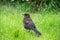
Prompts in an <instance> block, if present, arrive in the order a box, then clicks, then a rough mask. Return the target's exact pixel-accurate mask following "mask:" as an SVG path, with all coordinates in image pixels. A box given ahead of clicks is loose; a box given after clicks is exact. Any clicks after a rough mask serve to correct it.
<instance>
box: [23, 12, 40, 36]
mask: <svg viewBox="0 0 60 40" xmlns="http://www.w3.org/2000/svg"><path fill="white" fill-rule="evenodd" d="M23 24H24V28H25V29H27V30H33V31H34V32H35V34H37V36H40V35H41V33H40V32H39V31H38V30H37V28H36V26H35V24H34V22H33V21H32V19H31V17H30V15H29V14H28V13H25V14H24V18H23Z"/></svg>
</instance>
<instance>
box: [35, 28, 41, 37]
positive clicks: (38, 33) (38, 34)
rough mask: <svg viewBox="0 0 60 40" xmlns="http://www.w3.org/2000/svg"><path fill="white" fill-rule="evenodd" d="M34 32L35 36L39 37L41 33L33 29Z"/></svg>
mask: <svg viewBox="0 0 60 40" xmlns="http://www.w3.org/2000/svg"><path fill="white" fill-rule="evenodd" d="M34 32H35V33H36V34H37V36H40V35H41V33H40V32H39V31H38V30H37V29H35V28H34Z"/></svg>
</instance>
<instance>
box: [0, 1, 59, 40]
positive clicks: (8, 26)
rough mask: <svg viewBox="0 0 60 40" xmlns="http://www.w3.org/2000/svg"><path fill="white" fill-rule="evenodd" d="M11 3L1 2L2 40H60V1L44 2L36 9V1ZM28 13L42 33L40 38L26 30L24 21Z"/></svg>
mask: <svg viewBox="0 0 60 40" xmlns="http://www.w3.org/2000/svg"><path fill="white" fill-rule="evenodd" d="M11 1H12V0H9V1H4V0H3V1H2V0H0V40H60V0H49V1H46V2H47V3H46V2H43V6H41V7H39V6H40V5H39V6H38V8H35V7H36V6H37V5H35V3H34V2H35V0H34V1H33V2H32V3H30V1H22V2H19V0H17V1H15V0H14V2H11ZM36 2H37V1H36ZM38 2H39V1H38ZM38 2H37V4H39V3H38ZM33 3H34V5H35V6H34V5H33V6H32V4H33ZM40 8H41V9H40ZM35 9H36V10H35ZM26 12H28V13H29V14H30V15H31V18H32V20H33V22H34V23H35V25H36V27H37V29H38V30H39V31H40V32H41V33H42V35H41V36H40V37H37V35H36V34H35V33H34V32H33V31H31V32H28V30H25V29H24V27H23V22H22V20H23V14H24V13H26Z"/></svg>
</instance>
